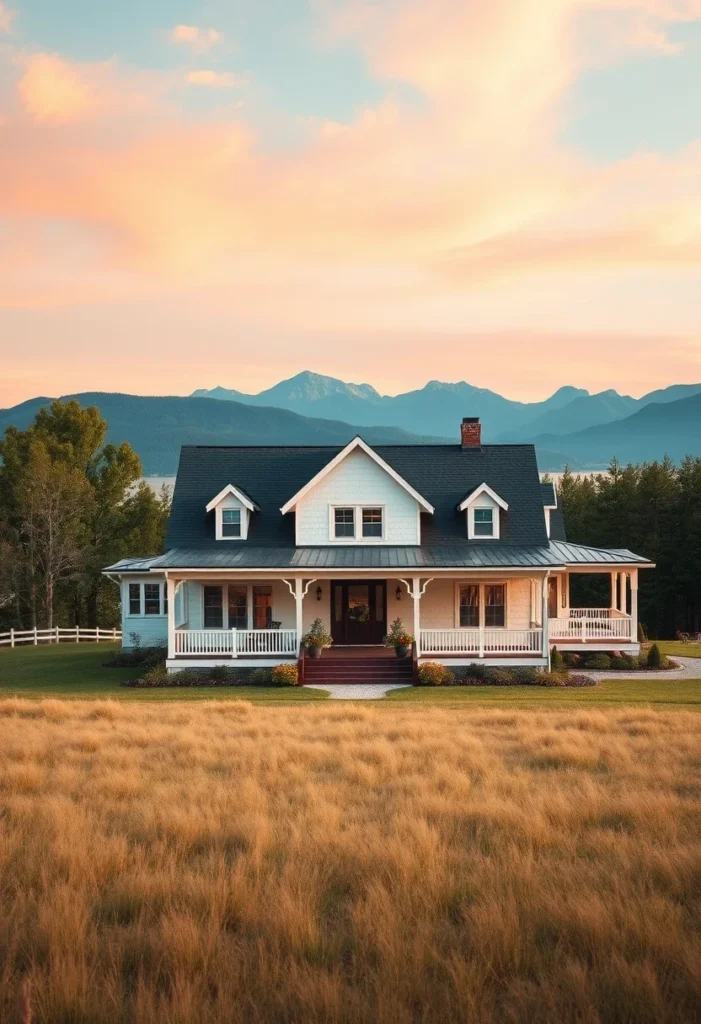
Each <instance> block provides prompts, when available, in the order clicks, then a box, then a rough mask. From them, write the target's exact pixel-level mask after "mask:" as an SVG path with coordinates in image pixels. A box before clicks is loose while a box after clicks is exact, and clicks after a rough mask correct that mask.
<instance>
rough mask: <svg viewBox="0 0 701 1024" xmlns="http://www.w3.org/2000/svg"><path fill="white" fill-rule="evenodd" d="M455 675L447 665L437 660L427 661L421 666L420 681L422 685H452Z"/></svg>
mask: <svg viewBox="0 0 701 1024" xmlns="http://www.w3.org/2000/svg"><path fill="white" fill-rule="evenodd" d="M454 682H455V676H454V675H453V673H452V672H451V671H450V669H449V668H446V666H445V665H441V664H439V663H438V662H437V661H426V662H424V664H423V665H420V666H419V683H420V684H421V686H450V684H451V683H454Z"/></svg>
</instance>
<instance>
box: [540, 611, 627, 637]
mask: <svg viewBox="0 0 701 1024" xmlns="http://www.w3.org/2000/svg"><path fill="white" fill-rule="evenodd" d="M582 611H584V612H590V611H591V612H608V611H609V609H608V608H584V609H583V608H576V609H575V608H573V609H572V610H571V612H577V614H576V615H574V614H570V617H569V618H559V619H550V620H549V622H548V629H549V635H550V639H551V640H570V641H573V642H581V643H586V642H587V641H588V640H611V641H613V640H625V641H626V642H630V641H631V640H632V639H633V622H632V619H630V618H629V617H628V616H627V615H623V613H622V612H617V611H616V610H615V609H610V615H597V616H590V615H580V614H578V613H579V612H582Z"/></svg>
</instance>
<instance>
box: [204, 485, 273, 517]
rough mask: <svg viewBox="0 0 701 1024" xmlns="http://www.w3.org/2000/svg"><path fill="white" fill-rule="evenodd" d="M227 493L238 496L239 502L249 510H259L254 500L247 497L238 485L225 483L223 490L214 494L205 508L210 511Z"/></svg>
mask: <svg viewBox="0 0 701 1024" xmlns="http://www.w3.org/2000/svg"><path fill="white" fill-rule="evenodd" d="M229 494H233V496H234V497H235V498H238V500H239V501H240V502H241V504H242V505H244V506H245V507H246V508H247V509H248V511H249V512H259V511H260V509H259V507H258V505H256V503H255V501H253V499H252V498H249V497H248V495H247V494H246V492H245V491H242V490H241V488H240V487H234V485H233V484H227V485H226V487H224V488H223V490H221V491H220V492H219V494H217V495H216V497H214V498H212V500H211V501H210V502H209V504H207V505H205V510H206V511H207V512H211V511H212V509H213V508H216V507H217V505H218V504H219V502H220V501H223V499H224V498H226V497H227V496H228V495H229Z"/></svg>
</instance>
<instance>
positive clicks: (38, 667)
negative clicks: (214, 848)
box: [0, 644, 701, 710]
mask: <svg viewBox="0 0 701 1024" xmlns="http://www.w3.org/2000/svg"><path fill="white" fill-rule="evenodd" d="M115 650H117V647H116V646H115V645H113V644H55V645H44V646H39V647H30V646H26V647H16V648H15V649H14V650H9V649H7V648H5V649H2V648H0V698H2V697H7V696H19V697H46V696H56V697H59V696H64V697H72V698H75V697H96V698H104V697H109V698H116V699H120V700H137V701H153V700H157V701H173V700H212V699H216V700H241V699H246V700H253V701H265V702H266V703H270V702H273V703H281V702H282V703H289V702H290V701H295V702H297V701H302V702H306V701H319V700H326V699H327V694H326V691H320V690H310V689H307V688H306V687H304V688H296V687H282V688H281V687H244V686H226V687H221V688H216V689H213V688H212V687H182V688H176V687H173V688H164V689H143V690H141V689H132V688H127V687H124V686H121V685H120V684H121V682H122V681H123V680H125V679H130V678H131V677H133V676H134V675H135V674H136V672H137V670H135V669H133V668H130V669H129V668H128V669H116V668H104V667H103V662H105V661H107V660H108V659H109V658H110V656H111V655H112V653H113V652H114V651H115ZM699 676H700V677H701V661H700V662H699ZM385 701H386V702H388V703H392V704H398V703H406V702H411V703H419V704H434V703H435V704H440V705H441V706H443V707H448V706H456V707H460V706H463V705H465V704H468V705H481V706H495V707H502V706H508V707H524V708H529V707H539V708H543V709H545V708H546V707H547V706H551V707H563V706H573V705H584V706H587V707H595V706H607V705H610V704H653V705H664V706H669V707H686V708H688V709H689V710H701V679H679V678H675V677H673V676H669V675H667V674H665V673H662V674H660V676H659V678H658V679H635V678H633V679H620V678H617V677H615V676H614V677H613V678H611V679H610V680H606V681H605V682H603V683H600V684H599V686H596V687H591V688H583V689H555V688H550V687H535V686H513V687H511V686H510V687H496V686H470V687H463V686H460V687H455V686H453V687H446V688H444V689H443V688H440V687H417V688H406V689H401V690H393V691H392V692H390V693H389V694H388V695H387V697H386V698H384V701H383V703H384V702H385Z"/></svg>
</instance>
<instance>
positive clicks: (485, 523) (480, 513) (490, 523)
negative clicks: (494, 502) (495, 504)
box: [474, 508, 494, 537]
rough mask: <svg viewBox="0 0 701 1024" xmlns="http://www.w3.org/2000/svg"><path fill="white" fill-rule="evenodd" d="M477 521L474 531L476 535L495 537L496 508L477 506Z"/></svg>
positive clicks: (475, 512) (475, 511)
mask: <svg viewBox="0 0 701 1024" xmlns="http://www.w3.org/2000/svg"><path fill="white" fill-rule="evenodd" d="M474 514H475V521H474V531H475V537H493V536H494V509H493V508H476V509H475V510H474Z"/></svg>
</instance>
